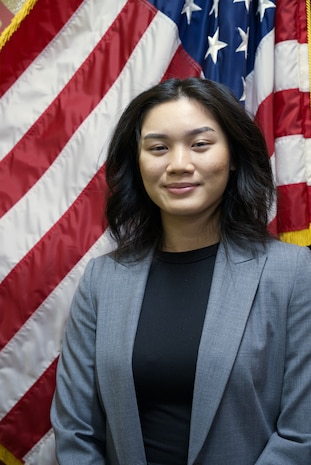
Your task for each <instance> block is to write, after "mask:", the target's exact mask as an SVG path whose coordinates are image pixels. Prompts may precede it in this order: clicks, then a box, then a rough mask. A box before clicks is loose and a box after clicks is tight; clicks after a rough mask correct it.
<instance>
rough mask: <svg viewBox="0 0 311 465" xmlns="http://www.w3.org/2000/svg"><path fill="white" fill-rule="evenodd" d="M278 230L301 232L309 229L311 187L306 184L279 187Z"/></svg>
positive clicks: (310, 219) (310, 220)
mask: <svg viewBox="0 0 311 465" xmlns="http://www.w3.org/2000/svg"><path fill="white" fill-rule="evenodd" d="M277 190H278V230H279V231H282V232H290V231H299V230H302V229H308V228H309V222H311V217H310V211H309V210H308V208H309V207H308V198H309V197H310V187H308V186H307V185H306V184H305V183H299V184H289V185H283V186H278V188H277Z"/></svg>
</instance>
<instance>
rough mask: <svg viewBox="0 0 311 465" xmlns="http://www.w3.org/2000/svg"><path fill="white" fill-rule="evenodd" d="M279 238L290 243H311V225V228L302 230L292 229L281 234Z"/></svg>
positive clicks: (303, 244)
mask: <svg viewBox="0 0 311 465" xmlns="http://www.w3.org/2000/svg"><path fill="white" fill-rule="evenodd" d="M279 239H280V240H281V241H283V242H289V243H290V244H297V245H302V246H310V245H311V225H310V227H309V229H302V230H301V231H290V232H285V233H280V234H279Z"/></svg>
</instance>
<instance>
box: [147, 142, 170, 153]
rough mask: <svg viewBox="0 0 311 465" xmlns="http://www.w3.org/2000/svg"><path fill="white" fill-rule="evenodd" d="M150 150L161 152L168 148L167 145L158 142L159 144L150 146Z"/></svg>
mask: <svg viewBox="0 0 311 465" xmlns="http://www.w3.org/2000/svg"><path fill="white" fill-rule="evenodd" d="M148 150H150V151H151V152H155V153H159V152H164V151H165V150H167V147H166V145H162V144H157V145H153V146H151V147H149V149H148Z"/></svg>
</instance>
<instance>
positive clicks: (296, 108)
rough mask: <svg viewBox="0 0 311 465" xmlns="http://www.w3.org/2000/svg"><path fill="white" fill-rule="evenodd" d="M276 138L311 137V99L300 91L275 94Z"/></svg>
mask: <svg viewBox="0 0 311 465" xmlns="http://www.w3.org/2000/svg"><path fill="white" fill-rule="evenodd" d="M274 98H275V107H274V108H275V109H274V112H275V115H274V118H275V137H282V136H287V135H295V134H302V135H303V136H304V137H311V120H310V117H309V115H310V107H309V105H310V97H309V93H307V92H300V90H299V89H287V90H282V91H279V92H275V94H274Z"/></svg>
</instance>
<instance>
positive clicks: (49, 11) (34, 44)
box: [0, 0, 83, 97]
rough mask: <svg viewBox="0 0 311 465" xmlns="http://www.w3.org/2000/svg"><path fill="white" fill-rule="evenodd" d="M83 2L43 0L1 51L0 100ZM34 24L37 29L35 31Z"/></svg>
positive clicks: (74, 0) (35, 6)
mask: <svg viewBox="0 0 311 465" xmlns="http://www.w3.org/2000/svg"><path fill="white" fill-rule="evenodd" d="M82 2H83V1H82V0H66V1H65V2H64V1H63V0H54V1H53V2H51V1H50V0H40V1H38V2H37V3H36V4H35V5H34V7H33V9H32V10H31V15H27V16H26V17H25V19H24V20H23V21H22V22H21V24H20V26H19V27H18V29H17V30H16V31H15V32H14V34H13V35H12V36H11V38H10V39H9V41H8V42H7V43H6V44H5V47H4V48H3V49H2V50H1V61H0V75H1V80H0V97H1V96H2V95H3V94H4V93H5V92H6V91H7V90H8V89H9V87H11V85H12V84H13V83H14V82H15V81H16V79H18V78H19V77H20V76H21V74H22V73H23V72H24V71H25V69H26V68H27V67H28V66H29V65H30V63H31V62H32V61H33V60H34V59H35V58H36V57H37V56H38V55H39V54H40V53H41V52H42V50H43V49H44V48H45V47H46V46H47V45H48V43H49V42H50V41H51V40H52V39H53V37H54V36H55V35H56V34H57V33H58V32H59V31H60V29H61V28H62V27H63V26H64V24H66V22H67V21H68V19H69V18H70V17H71V16H72V15H73V13H74V12H75V11H76V9H77V8H78V7H79V6H80V4H81V3H82ZM34 24H35V25H36V27H35V28H34Z"/></svg>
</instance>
